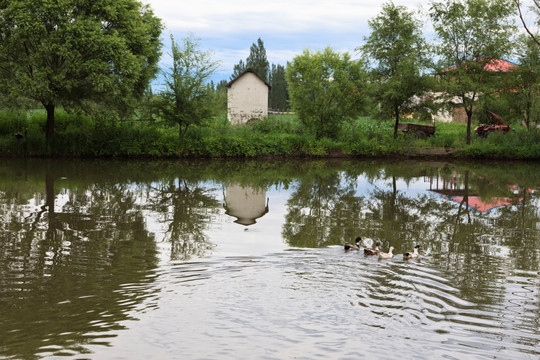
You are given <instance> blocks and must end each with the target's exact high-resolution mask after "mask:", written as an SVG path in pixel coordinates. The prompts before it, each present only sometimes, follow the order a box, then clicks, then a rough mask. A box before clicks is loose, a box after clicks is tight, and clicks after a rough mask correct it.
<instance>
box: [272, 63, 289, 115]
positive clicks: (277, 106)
mask: <svg viewBox="0 0 540 360" xmlns="http://www.w3.org/2000/svg"><path fill="white" fill-rule="evenodd" d="M269 83H270V94H269V98H268V106H269V107H270V108H271V109H274V110H278V111H285V110H287V109H288V108H289V104H288V101H289V93H288V91H287V80H286V79H285V67H283V66H282V65H274V64H272V69H271V71H270V79H269Z"/></svg>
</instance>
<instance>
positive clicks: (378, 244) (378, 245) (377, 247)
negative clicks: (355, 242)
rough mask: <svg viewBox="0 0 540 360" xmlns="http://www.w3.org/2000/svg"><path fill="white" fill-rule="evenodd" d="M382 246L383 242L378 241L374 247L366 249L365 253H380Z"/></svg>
mask: <svg viewBox="0 0 540 360" xmlns="http://www.w3.org/2000/svg"><path fill="white" fill-rule="evenodd" d="M380 247H381V242H380V241H377V242H376V243H375V247H374V248H373V249H370V248H365V249H364V255H379V252H381V250H380Z"/></svg>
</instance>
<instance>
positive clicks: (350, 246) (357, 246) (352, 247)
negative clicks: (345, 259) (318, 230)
mask: <svg viewBox="0 0 540 360" xmlns="http://www.w3.org/2000/svg"><path fill="white" fill-rule="evenodd" d="M361 241H362V238H361V237H360V236H358V237H357V238H356V240H355V244H345V245H344V248H345V251H349V250H360V242H361Z"/></svg>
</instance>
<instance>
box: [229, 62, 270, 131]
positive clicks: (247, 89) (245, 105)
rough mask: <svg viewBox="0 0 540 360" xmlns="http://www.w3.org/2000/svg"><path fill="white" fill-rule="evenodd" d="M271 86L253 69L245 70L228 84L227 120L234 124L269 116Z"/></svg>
mask: <svg viewBox="0 0 540 360" xmlns="http://www.w3.org/2000/svg"><path fill="white" fill-rule="evenodd" d="M269 90H270V85H268V83H267V82H266V81H264V80H263V79H262V78H261V77H259V76H258V75H257V74H255V72H254V71H253V70H252V69H246V70H244V71H243V72H242V73H241V74H240V75H238V76H237V77H235V78H234V79H233V80H231V81H230V82H229V83H228V84H227V118H228V119H229V121H230V122H231V123H232V124H245V123H247V122H248V121H249V120H251V119H262V118H265V117H267V116H268V91H269Z"/></svg>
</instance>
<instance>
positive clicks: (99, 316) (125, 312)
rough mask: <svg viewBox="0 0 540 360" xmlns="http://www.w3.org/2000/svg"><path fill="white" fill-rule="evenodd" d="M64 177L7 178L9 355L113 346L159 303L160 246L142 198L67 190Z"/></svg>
mask: <svg viewBox="0 0 540 360" xmlns="http://www.w3.org/2000/svg"><path fill="white" fill-rule="evenodd" d="M56 170H57V169H55V168H54V167H52V166H50V164H49V166H46V167H45V168H41V169H39V171H36V172H26V171H25V172H23V173H15V175H14V176H8V177H4V178H3V188H4V189H6V190H7V191H2V193H1V201H0V203H1V210H0V217H1V219H2V227H1V230H0V250H1V254H2V260H1V261H0V273H1V276H0V279H1V280H0V282H1V284H0V291H1V293H0V297H1V300H2V301H1V302H2V304H3V305H2V306H1V307H0V323H1V327H2V333H3V336H2V340H1V343H2V347H1V353H2V354H3V355H4V356H14V357H15V358H27V359H32V358H38V357H41V356H50V355H56V356H60V355H62V356H64V355H70V354H78V353H81V352H82V353H84V346H83V345H82V344H92V343H100V344H107V342H108V340H107V338H108V337H110V336H114V331H116V330H119V329H121V328H123V326H122V325H120V322H121V321H123V320H127V319H129V318H131V315H130V313H129V312H130V310H133V309H134V308H135V307H136V306H137V304H140V303H141V302H142V301H144V300H145V299H148V298H149V297H151V296H152V291H151V289H150V288H149V287H148V286H147V284H149V283H151V282H152V279H153V277H154V275H153V269H154V268H155V266H156V262H157V257H156V244H155V242H154V238H153V236H152V235H151V234H149V233H148V231H146V229H145V224H144V217H143V216H142V214H141V212H140V210H138V209H137V207H135V206H134V204H135V194H134V193H133V192H132V191H131V190H129V189H128V188H127V186H126V185H125V184H113V183H108V182H96V183H91V184H88V183H87V184H86V185H83V184H82V181H81V180H82V179H80V178H75V179H74V180H73V182H72V183H71V186H68V187H65V185H60V184H61V183H67V182H68V181H69V180H65V177H63V176H61V175H60V174H59V173H58V172H56ZM4 171H5V169H4ZM10 175H11V174H10ZM68 179H69V178H68ZM81 185H82V186H81Z"/></svg>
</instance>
